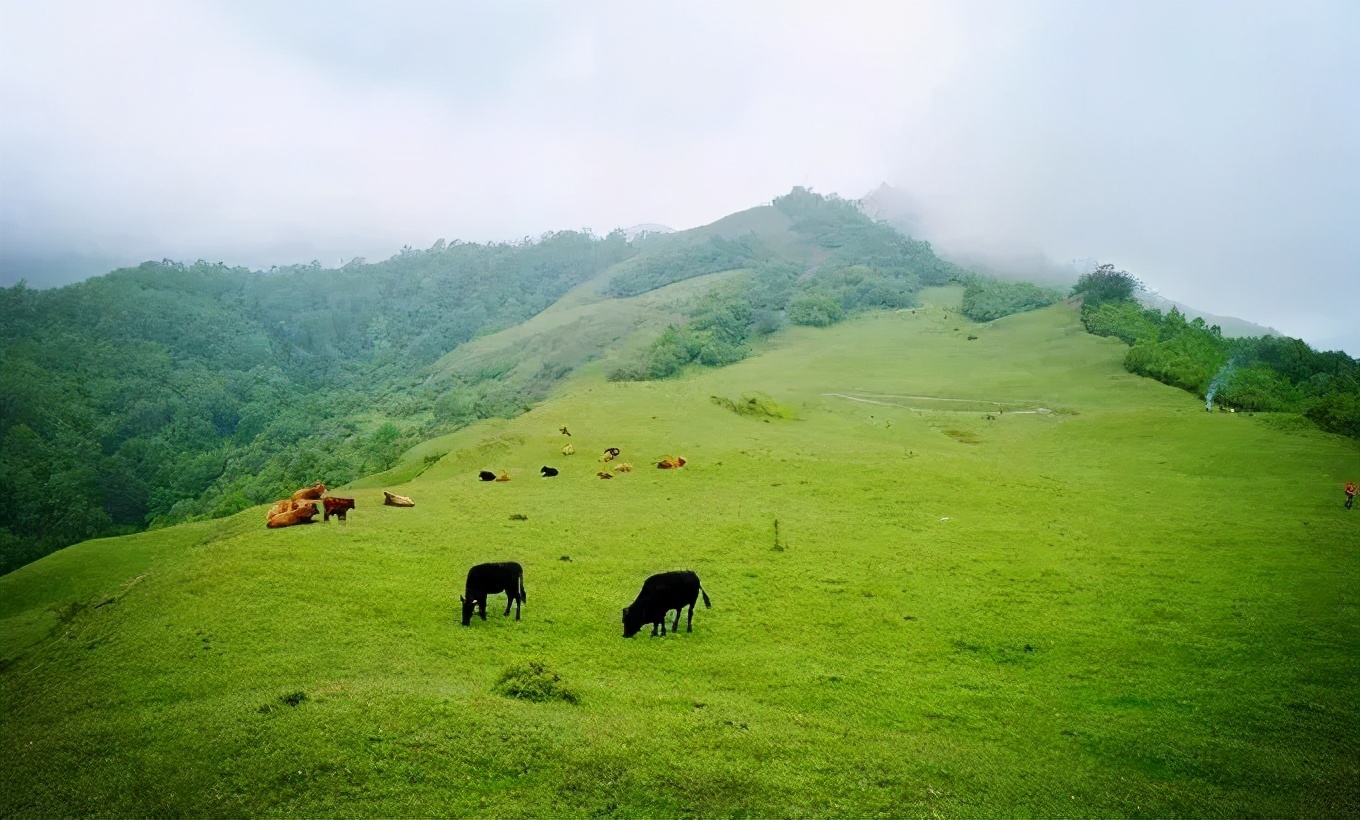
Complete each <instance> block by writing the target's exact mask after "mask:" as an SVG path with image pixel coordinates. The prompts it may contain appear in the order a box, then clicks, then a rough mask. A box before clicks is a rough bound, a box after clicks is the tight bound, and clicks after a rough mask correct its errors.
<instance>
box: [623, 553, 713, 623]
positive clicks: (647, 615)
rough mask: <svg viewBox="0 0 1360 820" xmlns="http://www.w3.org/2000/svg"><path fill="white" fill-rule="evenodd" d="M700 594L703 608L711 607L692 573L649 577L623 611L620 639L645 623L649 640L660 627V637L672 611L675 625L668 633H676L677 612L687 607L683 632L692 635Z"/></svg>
mask: <svg viewBox="0 0 1360 820" xmlns="http://www.w3.org/2000/svg"><path fill="white" fill-rule="evenodd" d="M700 595H703V596H704V606H705V607H709V608H712V606H713V604H712V602H710V601H709V600H708V593H707V592H704V588H703V586H702V585H701V584H700V583H699V576H698V575H697V574H696V573H695V572H694V570H689V569H684V570H676V571H674V572H662V573H658V574H656V575H653V576H652V577H650V578H648V579H647V580H646V581H644V582H643V583H642V591H641V592H639V593H638V596H637V599H636V600H635V601H633V603H632V604H630V605H629V606H626V607H624V608H623V637H625V638H631V637H633V636H634V635H636V634H637V633H638V630H640V629H642V627H643V626H644V625H645V624H651V625H652V636H653V637H655V636H656V630H657V627H660V628H661V634H662V635H665V634H666V616H667V615H668V614H670V611H671V610H672V609H673V610H675V623H674V625H672V626H671V631H672V632H678V631H679V630H680V610H682V609H684V608H685V607H686V606H688V607H689V620H687V621H686V622H685V631H686V632H693V631H694V602H695V601H697V600H698V599H699V596H700Z"/></svg>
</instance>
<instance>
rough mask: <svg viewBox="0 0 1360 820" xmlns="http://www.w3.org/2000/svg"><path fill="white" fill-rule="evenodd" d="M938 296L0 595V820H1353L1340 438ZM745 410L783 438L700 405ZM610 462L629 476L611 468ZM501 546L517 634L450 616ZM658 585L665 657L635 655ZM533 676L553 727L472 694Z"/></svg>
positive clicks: (580, 404) (1115, 353) (1084, 341)
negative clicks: (315, 515)
mask: <svg viewBox="0 0 1360 820" xmlns="http://www.w3.org/2000/svg"><path fill="white" fill-rule="evenodd" d="M957 299H958V291H957V289H945V290H937V291H931V292H927V293H925V294H923V297H922V301H923V302H925V303H926V305H927V306H925V307H921V308H918V309H916V310H914V311H913V310H902V311H897V312H885V313H882V314H878V315H875V316H872V317H868V318H863V319H858V320H854V321H850V322H846V323H843V324H840V325H837V326H834V327H831V328H827V329H813V328H794V329H792V330H790V332H789V333H788V334H787V335H785V336H782V337H779V338H777V339H776V340H775V341H774V342H772V343H771V348H770V349H769V350H767V351H766V352H765V353H763V354H762V355H759V356H756V357H753V358H750V359H748V360H746V361H743V362H741V363H738V364H736V365H733V366H731V367H727V368H723V369H720V370H708V371H703V372H699V373H696V374H693V375H691V376H690V377H688V378H684V379H681V380H675V381H665V382H656V383H609V382H605V381H603V380H601V379H600V377H599V375H598V374H597V373H592V372H590V371H591V368H586V372H584V373H583V374H582V375H580V376H578V377H576V378H574V379H573V380H571V381H570V382H568V383H567V384H566V385H565V386H564V387H563V389H562V390H560V391H559V392H558V393H557V394H555V397H554V398H553V400H551V401H549V402H547V403H545V404H543V405H542V406H540V407H538V408H536V409H534V410H533V411H532V412H529V413H527V414H525V415H524V416H521V417H519V418H517V419H514V420H509V421H501V420H497V421H493V422H487V423H483V424H482V425H478V426H474V427H471V428H468V429H466V430H463V431H460V432H458V433H454V434H452V435H451V436H448V437H445V438H444V439H442V440H441V441H439V442H437V443H436V444H435V448H434V452H436V453H438V452H444V453H446V455H444V456H443V457H442V458H441V459H440V460H439V461H438V462H437V463H435V464H433V466H431V467H430V468H429V469H427V470H425V471H424V472H423V473H421V474H420V476H419V477H418V478H416V479H414V480H413V481H411V482H410V483H409V484H406V485H404V486H399V487H388V489H395V490H397V491H399V492H402V493H404V494H408V495H410V496H412V497H413V498H415V499H416V502H417V506H416V507H415V508H413V509H396V508H390V507H383V506H381V502H380V498H381V495H380V492H379V488H377V487H373V488H371V489H355V490H353V491H352V495H353V496H354V497H355V498H356V499H357V500H358V508H357V509H356V510H355V511H354V512H353V513H351V515H350V520H349V521H348V522H347V523H346V524H337V523H335V522H332V523H331V524H329V525H321V524H318V525H315V526H311V527H298V528H293V529H287V530H278V531H267V530H265V529H264V527H263V510H262V508H256V509H252V510H249V511H247V512H244V513H241V514H240V515H237V516H233V517H231V518H227V519H223V520H220V521H214V522H203V523H197V524H191V525H185V526H179V527H173V528H169V529H165V530H160V531H155V532H148V533H142V534H138V535H135V536H129V537H125V538H120V539H112V540H105V541H93V542H88V543H84V544H80V545H78V546H75V547H71V548H69V549H66V550H63V551H61V552H59V553H56V554H54V555H52V556H49V557H47V558H45V559H43V560H41V561H38V562H37V563H34V564H32V565H30V566H27V567H24V568H22V569H20V570H18V571H16V572H14V573H11V574H9V575H6V576H4V577H3V578H0V658H3V668H2V669H0V709H3V713H4V714H5V716H6V718H5V721H4V724H3V728H0V754H3V756H4V758H5V760H6V761H7V765H6V766H5V767H3V770H0V813H3V814H5V815H6V816H35V815H53V814H62V815H65V814H91V813H100V814H135V815H146V814H153V813H154V814H194V815H241V814H260V813H272V814H284V813H295V814H309V815H316V814H345V815H383V816H391V815H434V814H472V815H495V816H520V815H523V816H543V815H554V816H562V815H572V816H587V815H590V816H606V815H614V814H617V815H621V816H638V815H647V816H663V815H681V814H702V815H737V814H755V815H779V816H787V815H795V814H819V815H828V814H838V815H856V816H866V815H873V814H889V815H894V816H901V815H917V814H940V815H955V816H960V815H961V816H977V815H980V814H1003V813H1004V814H1042V815H1047V816H1089V815H1113V814H1130V815H1132V814H1139V815H1173V814H1174V815H1186V814H1210V813H1212V814H1226V815H1246V814H1269V815H1286V814H1287V815H1310V816H1321V815H1328V816H1341V815H1354V814H1355V813H1356V812H1357V811H1358V810H1360V793H1358V792H1360V790H1358V789H1357V782H1360V781H1358V780H1357V777H1356V773H1357V741H1356V738H1357V737H1360V725H1357V723H1358V721H1357V716H1356V712H1355V709H1354V704H1355V702H1356V698H1357V695H1358V694H1360V692H1357V685H1356V681H1355V677H1354V674H1353V672H1354V670H1355V668H1356V665H1357V661H1360V607H1357V603H1360V601H1358V600H1357V597H1356V592H1355V590H1357V589H1360V569H1358V568H1357V565H1356V562H1355V560H1354V559H1355V553H1354V548H1355V544H1356V536H1355V532H1356V530H1355V527H1356V524H1357V521H1356V520H1355V515H1356V514H1355V513H1350V514H1349V515H1348V514H1347V513H1346V512H1345V511H1344V510H1342V509H1341V499H1340V492H1339V482H1340V480H1341V479H1342V478H1343V471H1344V470H1345V469H1353V465H1354V464H1355V460H1356V458H1357V449H1356V446H1355V444H1354V443H1353V442H1349V441H1346V440H1343V439H1339V438H1336V437H1332V436H1327V435H1324V434H1321V433H1317V432H1315V431H1309V430H1303V431H1296V430H1291V429H1278V427H1279V425H1278V424H1276V423H1275V422H1274V421H1273V420H1272V418H1271V417H1267V416H1264V415H1258V416H1255V417H1248V416H1246V415H1245V414H1238V415H1235V416H1231V415H1226V414H1209V413H1205V412H1204V411H1203V410H1202V407H1201V404H1200V402H1199V401H1198V400H1197V399H1196V398H1195V397H1193V396H1190V395H1188V394H1186V393H1183V392H1181V391H1178V390H1175V389H1172V388H1169V387H1166V386H1163V385H1160V384H1157V383H1155V382H1152V381H1150V380H1146V379H1141V378H1138V377H1134V376H1131V375H1129V374H1128V373H1126V372H1125V371H1124V370H1123V368H1122V367H1121V365H1120V360H1121V358H1122V356H1123V351H1124V347H1123V345H1122V344H1121V343H1119V342H1117V341H1114V340H1110V339H1100V338H1095V337H1092V336H1090V335H1088V334H1086V333H1085V332H1084V331H1083V330H1082V328H1081V326H1080V324H1079V323H1078V321H1077V318H1076V316H1075V315H1074V314H1073V313H1071V312H1070V311H1069V310H1068V309H1067V308H1064V307H1061V306H1055V307H1051V308H1047V309H1044V310H1041V311H1036V312H1033V313H1027V314H1023V315H1017V316H1012V317H1007V318H1004V319H999V320H997V321H995V322H991V323H989V324H987V325H985V326H979V325H972V324H969V323H967V322H966V320H963V319H962V318H961V317H960V316H959V315H958V313H957ZM968 335H975V336H978V337H979V338H977V339H976V340H971V341H970V340H968V338H967V336H968ZM757 392H759V393H761V394H764V395H765V396H767V397H768V398H767V399H766V400H765V405H766V406H770V404H769V403H770V402H774V403H777V404H778V405H780V406H782V407H784V408H787V409H789V410H791V411H792V413H793V414H794V415H796V416H797V418H796V419H792V420H791V419H786V418H780V417H771V416H761V415H742V414H737V413H734V412H732V410H730V409H728V408H727V407H725V406H722V404H720V403H718V402H715V401H713V400H712V399H711V398H710V397H712V396H717V397H720V398H726V399H732V400H736V404H737V405H738V406H742V405H744V402H743V401H742V396H743V394H751V395H754V394H755V393H757ZM1045 411H1047V412H1045ZM989 417H990V418H989ZM561 424H567V425H569V427H570V429H571V432H572V433H573V436H572V437H571V438H570V439H566V438H565V437H563V436H562V435H561V434H559V433H558V432H557V427H558V426H559V425H561ZM568 440H569V441H571V442H572V443H574V444H575V446H576V448H577V450H578V454H577V455H575V456H571V457H564V456H562V455H561V453H560V447H561V446H562V444H563V443H564V442H565V441H568ZM609 446H617V447H620V448H622V449H623V456H622V460H626V461H630V462H632V463H633V465H634V466H635V467H636V468H637V469H636V470H635V471H634V472H632V473H628V474H619V475H617V476H616V477H615V478H614V479H611V480H608V481H602V480H600V479H598V478H596V477H595V475H594V474H595V472H596V470H597V469H599V468H600V465H599V464H598V463H597V462H596V461H595V460H594V455H593V454H595V453H598V451H600V450H602V449H603V448H605V447H609ZM424 452H428V451H424ZM667 454H676V455H681V454H683V455H685V456H687V457H688V458H689V460H690V463H689V465H688V466H686V467H685V468H684V469H682V470H677V471H662V470H657V469H655V467H652V466H651V462H652V461H654V460H655V459H658V458H660V457H661V456H663V455H667ZM422 457H423V452H422V451H417V452H416V453H414V454H413V458H415V459H416V460H419V459H421V458H422ZM542 464H552V465H556V466H558V467H559V468H561V470H562V475H561V476H560V477H559V478H557V479H552V480H544V479H539V478H537V477H536V471H537V468H538V467H539V466H540V465H542ZM488 468H490V469H497V470H501V469H505V470H509V471H510V473H511V475H512V476H513V480H512V481H510V482H508V483H495V484H486V483H481V482H479V481H477V479H476V471H477V470H479V469H488ZM514 516H525V518H524V519H522V520H517V519H515V518H514ZM776 521H777V522H778V531H777V532H778V535H777V536H776V530H775V522H776ZM566 558H570V560H565V559H566ZM507 559H513V560H519V561H521V562H522V563H523V564H524V565H525V568H526V587H527V590H528V593H529V597H528V604H527V606H526V607H525V609H524V619H523V621H521V622H519V623H515V622H514V621H513V620H510V619H506V618H503V617H502V616H501V615H500V613H499V612H498V611H496V610H495V604H494V603H493V605H492V611H491V614H490V616H489V619H488V621H487V622H485V623H483V622H481V621H476V622H474V624H473V626H472V627H470V628H466V629H465V628H463V627H461V626H459V624H458V621H457V613H456V607H457V602H458V594H459V592H460V591H461V582H462V578H463V574H464V573H465V572H466V568H467V567H468V566H469V565H471V564H473V563H476V562H479V561H488V560H507ZM686 567H688V568H693V569H695V570H696V571H697V572H698V573H699V574H700V576H701V578H702V579H703V584H704V587H705V588H706V589H707V590H708V592H709V593H710V595H711V596H712V599H713V608H712V609H711V610H706V609H702V608H701V609H700V610H699V611H698V612H697V613H695V617H694V631H693V633H689V634H686V633H683V632H682V633H681V634H679V635H674V636H668V637H666V638H665V639H662V638H656V639H651V638H647V637H643V636H640V637H638V638H637V639H634V640H632V641H625V640H623V639H621V637H620V632H621V627H620V624H619V609H620V607H622V606H625V605H627V604H628V603H629V602H630V601H631V600H632V598H633V596H634V595H635V594H636V592H637V590H638V588H639V586H640V584H641V582H642V579H643V578H644V577H645V576H646V575H648V574H649V573H652V572H656V571H661V570H667V569H677V568H686ZM493 600H494V599H493ZM525 662H538V663H541V664H543V666H544V667H545V668H546V669H547V670H549V673H556V674H557V675H559V676H560V680H558V681H556V682H552V685H553V686H557V687H566V688H568V689H569V690H571V691H572V692H573V693H574V695H575V696H577V697H578V699H579V702H578V703H575V704H572V703H569V702H566V701H562V700H550V701H549V702H530V701H525V700H519V699H511V698H507V697H504V696H502V695H501V694H498V693H497V692H496V690H495V687H496V682H497V680H498V679H499V678H500V677H501V675H502V673H503V672H504V671H506V670H507V669H510V668H512V667H514V666H516V665H517V664H522V663H525ZM549 677H550V675H549ZM550 690H551V687H549V688H548V689H547V690H545V691H550Z"/></svg>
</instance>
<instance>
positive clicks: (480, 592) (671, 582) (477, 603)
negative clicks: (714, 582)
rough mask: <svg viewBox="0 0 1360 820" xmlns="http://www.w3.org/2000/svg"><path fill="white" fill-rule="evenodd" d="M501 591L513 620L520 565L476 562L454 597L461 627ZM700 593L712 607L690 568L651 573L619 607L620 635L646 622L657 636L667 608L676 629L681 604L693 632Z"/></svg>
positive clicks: (519, 597) (521, 597)
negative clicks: (458, 605)
mask: <svg viewBox="0 0 1360 820" xmlns="http://www.w3.org/2000/svg"><path fill="white" fill-rule="evenodd" d="M502 592H503V593H505V615H507V616H508V615H509V614H510V608H511V607H512V606H513V607H514V610H515V620H517V621H518V620H519V613H520V607H521V606H522V605H523V604H524V603H525V602H526V601H527V600H528V598H527V597H526V595H525V593H524V567H522V566H520V565H519V564H518V563H516V562H514V561H502V562H500V563H495V564H478V565H476V566H474V567H473V568H472V569H470V570H468V574H467V582H466V583H465V584H464V585H463V594H462V595H461V596H460V597H459V598H458V600H459V601H460V602H462V604H463V626H471V625H472V615H473V613H474V612H475V613H476V614H477V615H480V616H481V618H482V620H483V621H485V620H486V598H487V596H488V595H500V594H501V593H502ZM700 595H702V596H703V597H704V606H705V607H708V608H712V606H713V602H712V601H710V600H709V598H708V593H707V592H706V591H705V590H704V588H703V585H702V584H700V583H699V576H698V574H697V573H695V572H694V570H689V569H683V570H675V571H673V572H661V573H657V574H656V575H653V576H651V577H650V578H648V579H647V580H646V581H643V582H642V591H641V592H639V593H638V596H637V598H636V599H634V600H633V603H631V604H629V605H628V606H626V607H624V608H623V637H625V638H631V637H633V636H634V635H636V634H637V633H638V632H639V631H641V629H642V627H643V626H645V625H647V624H651V625H652V636H653V637H655V636H656V635H657V634H658V633H657V630H658V629H660V634H661V635H665V634H666V618H667V616H669V615H670V612H671V610H675V622H674V623H672V624H671V631H672V632H679V631H680V612H681V610H683V609H684V608H685V607H689V615H688V617H687V619H686V621H685V631H686V632H693V631H694V604H695V603H696V602H697V601H698V600H699V596H700Z"/></svg>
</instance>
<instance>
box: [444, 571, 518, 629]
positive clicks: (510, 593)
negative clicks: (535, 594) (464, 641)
mask: <svg viewBox="0 0 1360 820" xmlns="http://www.w3.org/2000/svg"><path fill="white" fill-rule="evenodd" d="M502 592H504V593H505V614H506V615H509V614H510V605H511V604H514V605H515V620H517V621H518V620H519V607H520V604H523V603H524V602H526V601H527V600H528V598H527V597H526V596H525V594H524V568H523V567H521V566H520V565H519V564H517V563H515V562H514V561H504V562H502V563H499V564H478V565H477V566H475V567H473V568H472V569H470V570H468V574H467V584H466V585H465V586H464V588H463V595H462V596H461V597H460V598H459V599H458V600H460V601H462V602H463V626H471V625H472V611H473V610H474V609H476V610H477V614H479V615H481V616H482V620H483V621H485V620H486V596H488V595H499V594H500V593H502Z"/></svg>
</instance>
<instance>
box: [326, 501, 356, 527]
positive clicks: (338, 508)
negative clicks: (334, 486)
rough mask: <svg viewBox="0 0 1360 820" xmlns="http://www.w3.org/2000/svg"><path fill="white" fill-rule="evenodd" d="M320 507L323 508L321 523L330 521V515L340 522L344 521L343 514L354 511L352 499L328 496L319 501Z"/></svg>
mask: <svg viewBox="0 0 1360 820" xmlns="http://www.w3.org/2000/svg"><path fill="white" fill-rule="evenodd" d="M321 506H322V507H323V511H322V514H321V520H322V521H330V520H331V516H332V515H333V516H335V517H337V518H339V519H340V520H341V521H344V520H345V513H347V512H349V511H350V510H352V509H354V499H352V498H336V497H335V496H329V495H328V496H326V497H325V498H323V499H321Z"/></svg>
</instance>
